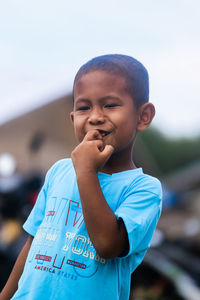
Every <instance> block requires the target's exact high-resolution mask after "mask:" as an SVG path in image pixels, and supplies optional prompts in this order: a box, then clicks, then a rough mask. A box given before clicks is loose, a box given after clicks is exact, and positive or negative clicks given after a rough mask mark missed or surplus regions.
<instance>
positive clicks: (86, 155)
mask: <svg viewBox="0 0 200 300" xmlns="http://www.w3.org/2000/svg"><path fill="white" fill-rule="evenodd" d="M113 151H114V148H113V146H111V145H106V146H104V142H103V138H102V136H101V134H100V133H99V131H98V130H90V131H88V132H87V134H86V135H85V137H84V139H83V141H82V142H81V143H80V144H79V145H78V146H77V147H76V148H75V149H74V150H73V151H72V154H71V157H72V161H73V164H74V168H75V171H76V173H77V174H79V173H82V172H83V173H85V172H95V173H97V172H98V171H99V170H100V169H101V168H102V167H103V166H104V165H105V163H106V162H107V160H108V159H109V158H110V156H111V154H112V153H113Z"/></svg>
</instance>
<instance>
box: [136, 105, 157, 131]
mask: <svg viewBox="0 0 200 300" xmlns="http://www.w3.org/2000/svg"><path fill="white" fill-rule="evenodd" d="M154 116H155V107H154V105H153V104H152V103H150V102H147V103H144V104H143V105H141V106H140V107H139V109H138V124H137V130H138V131H143V130H145V129H147V128H148V127H149V125H150V124H151V122H152V120H153V118H154Z"/></svg>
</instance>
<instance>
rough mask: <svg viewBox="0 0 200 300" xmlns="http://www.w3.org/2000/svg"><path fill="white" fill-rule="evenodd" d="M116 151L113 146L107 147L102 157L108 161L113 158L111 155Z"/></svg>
mask: <svg viewBox="0 0 200 300" xmlns="http://www.w3.org/2000/svg"><path fill="white" fill-rule="evenodd" d="M113 151H114V147H113V146H111V145H106V146H105V148H104V150H103V151H102V152H101V155H102V156H103V157H104V158H105V159H106V160H108V159H109V158H110V156H111V154H112V153H113Z"/></svg>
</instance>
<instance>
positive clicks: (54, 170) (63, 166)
mask: <svg viewBox="0 0 200 300" xmlns="http://www.w3.org/2000/svg"><path fill="white" fill-rule="evenodd" d="M71 170H73V163H72V160H71V158H64V159H60V160H58V161H57V162H55V163H54V164H53V165H52V166H51V168H50V169H49V170H48V172H47V175H46V179H47V180H50V179H51V178H52V177H54V176H55V175H57V174H61V173H63V172H64V173H66V172H67V171H71Z"/></svg>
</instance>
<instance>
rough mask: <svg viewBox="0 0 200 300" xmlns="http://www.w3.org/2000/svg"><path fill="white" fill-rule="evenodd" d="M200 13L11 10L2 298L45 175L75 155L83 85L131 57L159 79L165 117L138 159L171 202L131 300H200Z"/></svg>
mask: <svg viewBox="0 0 200 300" xmlns="http://www.w3.org/2000/svg"><path fill="white" fill-rule="evenodd" d="M199 10H200V3H199V1H198V0H193V1H189V0H188V1H187V0H176V1H172V0H168V1H159V0H148V1H147V0H141V1H140V2H139V1H133V0H132V1H131V0H130V1H129V0H125V1H123V2H122V1H117V0H115V1H114V0H110V1H105V0H102V1H101V2H96V3H95V2H94V1H90V0H85V1H84V2H81V1H74V2H71V3H70V2H69V1H64V0H58V1H56V2H55V1H51V0H49V1H46V0H43V1H38V0H35V1H28V2H27V1H25V0H15V1H11V0H7V1H4V2H2V3H1V9H0V36H1V38H0V83H1V84H0V95H1V96H0V104H1V109H0V290H1V289H2V287H3V285H4V284H5V282H6V280H7V278H8V276H9V273H10V271H11V268H12V266H13V264H14V262H15V260H16V257H17V255H18V253H19V251H20V249H21V247H22V246H23V244H24V242H25V240H26V234H25V233H24V232H23V231H22V224H23V222H24V221H25V220H26V218H27V216H28V214H29V212H30V210H31V208H32V207H33V205H34V203H35V200H36V198H37V194H38V192H39V190H40V188H41V185H42V184H43V180H44V176H45V173H46V171H47V170H48V168H49V167H50V166H51V165H52V164H53V163H54V162H55V161H56V160H58V159H61V158H65V157H69V156H70V153H71V151H72V149H73V148H74V147H75V145H76V140H75V138H74V133H73V128H72V125H71V122H70V120H69V113H70V111H71V110H72V94H71V93H72V84H73V78H74V75H75V74H76V72H77V70H78V68H79V67H80V66H81V65H82V64H83V63H85V62H86V61H87V60H89V59H91V58H92V57H94V56H97V55H103V54H108V53H122V54H127V55H131V56H133V57H135V58H137V59H138V60H140V61H141V62H142V63H143V64H144V65H145V66H146V67H147V69H148V71H149V75H150V99H151V102H153V103H154V105H155V106H156V117H155V119H154V121H153V124H152V126H151V127H150V128H149V129H148V130H147V131H146V132H144V133H142V134H140V135H139V136H138V139H137V142H136V145H135V151H134V158H135V161H136V164H137V166H138V167H143V169H144V171H145V172H147V173H149V174H151V175H153V176H156V177H158V178H159V179H160V180H161V182H162V186H163V191H164V197H163V198H164V199H163V212H162V216H161V218H160V221H159V224H158V228H157V230H156V232H155V235H154V238H153V241H152V245H151V248H150V250H149V251H148V253H147V255H146V257H145V259H144V262H143V263H142V264H141V266H140V267H139V268H138V269H137V270H136V271H135V273H134V274H133V276H132V281H133V284H132V287H131V296H130V299H136V300H150V299H151V300H157V299H159V300H169V299H170V300H179V299H180V300H181V299H182V300H185V299H187V300H197V299H200V121H199V116H200V114H199V111H200V102H199V100H200V99H199V86H200V76H199V70H200V55H199V53H200V19H199Z"/></svg>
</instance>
